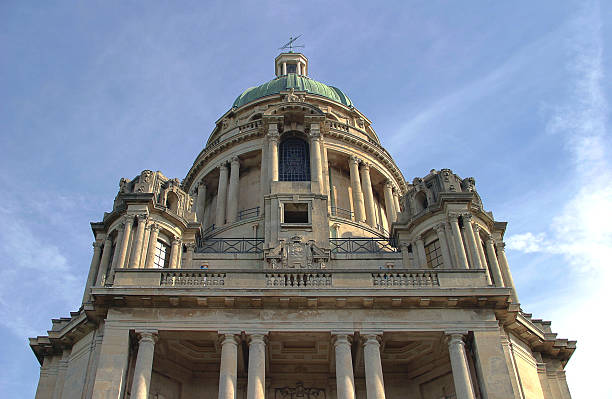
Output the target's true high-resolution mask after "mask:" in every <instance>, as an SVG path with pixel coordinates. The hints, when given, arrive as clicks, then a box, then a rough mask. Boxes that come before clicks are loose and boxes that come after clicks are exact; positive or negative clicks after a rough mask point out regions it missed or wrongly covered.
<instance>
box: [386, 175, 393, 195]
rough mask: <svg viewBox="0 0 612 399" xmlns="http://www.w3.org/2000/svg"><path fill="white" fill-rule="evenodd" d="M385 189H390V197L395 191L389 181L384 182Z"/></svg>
mask: <svg viewBox="0 0 612 399" xmlns="http://www.w3.org/2000/svg"><path fill="white" fill-rule="evenodd" d="M385 188H390V189H391V195H393V192H394V191H395V187H393V183H392V182H391V180H389V179H387V180H385Z"/></svg>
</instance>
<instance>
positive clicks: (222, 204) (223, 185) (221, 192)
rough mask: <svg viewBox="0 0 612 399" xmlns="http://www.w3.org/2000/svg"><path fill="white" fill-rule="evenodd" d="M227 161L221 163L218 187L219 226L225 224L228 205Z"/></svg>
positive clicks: (217, 222) (217, 220)
mask: <svg viewBox="0 0 612 399" xmlns="http://www.w3.org/2000/svg"><path fill="white" fill-rule="evenodd" d="M227 173H228V172H227V163H225V162H223V163H221V164H220V165H219V187H218V189H217V214H216V215H215V216H216V218H215V224H216V225H217V228H219V227H221V226H223V225H224V224H225V210H226V206H227Z"/></svg>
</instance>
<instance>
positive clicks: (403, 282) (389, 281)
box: [372, 272, 440, 288]
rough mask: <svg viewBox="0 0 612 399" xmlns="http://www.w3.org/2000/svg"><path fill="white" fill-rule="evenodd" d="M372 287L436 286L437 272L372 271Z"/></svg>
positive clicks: (438, 283) (437, 284)
mask: <svg viewBox="0 0 612 399" xmlns="http://www.w3.org/2000/svg"><path fill="white" fill-rule="evenodd" d="M372 284H373V285H374V287H381V288H386V287H438V286H440V282H439V281H438V274H437V273H431V272H426V273H372Z"/></svg>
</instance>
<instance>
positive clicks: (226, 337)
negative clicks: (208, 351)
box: [219, 331, 240, 346]
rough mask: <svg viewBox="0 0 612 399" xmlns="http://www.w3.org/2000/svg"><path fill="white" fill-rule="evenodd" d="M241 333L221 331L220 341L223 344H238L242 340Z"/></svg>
mask: <svg viewBox="0 0 612 399" xmlns="http://www.w3.org/2000/svg"><path fill="white" fill-rule="evenodd" d="M239 337H240V333H239V332H237V331H228V332H219V341H220V342H221V346H224V345H226V344H230V345H234V346H238V343H239V342H240V338H239Z"/></svg>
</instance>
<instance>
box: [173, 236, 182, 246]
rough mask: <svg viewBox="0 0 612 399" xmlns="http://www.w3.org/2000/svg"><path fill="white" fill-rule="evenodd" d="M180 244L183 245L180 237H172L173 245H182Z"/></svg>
mask: <svg viewBox="0 0 612 399" xmlns="http://www.w3.org/2000/svg"><path fill="white" fill-rule="evenodd" d="M180 243H181V239H180V238H179V237H178V236H173V237H172V245H174V244H180Z"/></svg>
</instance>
